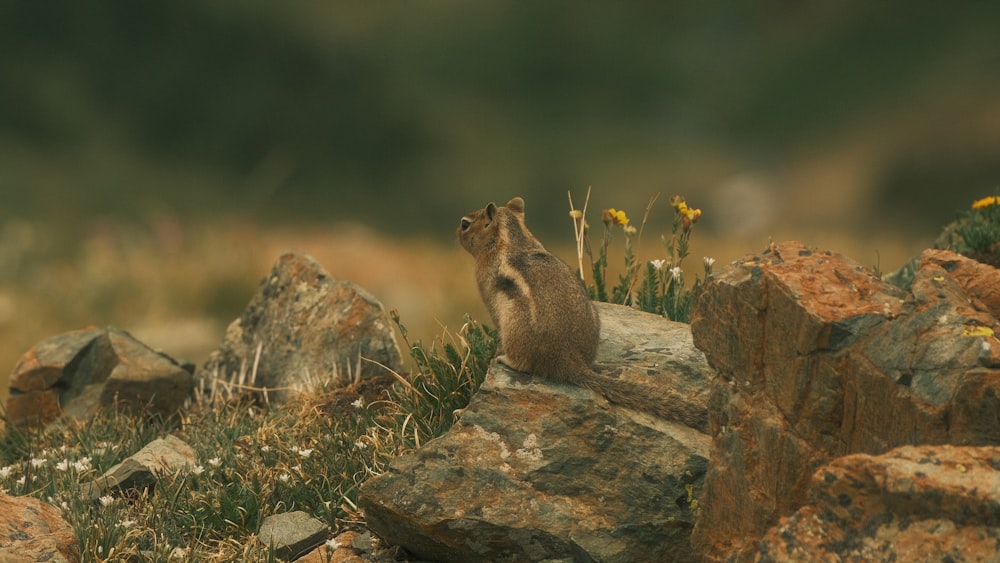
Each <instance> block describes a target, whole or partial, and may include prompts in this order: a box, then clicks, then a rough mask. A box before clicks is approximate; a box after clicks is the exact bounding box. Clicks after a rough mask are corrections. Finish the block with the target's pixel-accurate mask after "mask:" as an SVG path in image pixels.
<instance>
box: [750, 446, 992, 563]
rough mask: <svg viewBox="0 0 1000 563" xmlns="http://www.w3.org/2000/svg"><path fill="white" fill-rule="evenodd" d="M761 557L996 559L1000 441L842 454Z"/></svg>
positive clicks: (774, 532) (772, 535) (769, 538)
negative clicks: (998, 443) (874, 453)
mask: <svg viewBox="0 0 1000 563" xmlns="http://www.w3.org/2000/svg"><path fill="white" fill-rule="evenodd" d="M809 498H810V501H809V503H808V504H806V505H805V506H803V507H802V508H800V509H799V510H798V511H796V512H795V513H794V514H793V515H791V516H789V517H784V518H782V519H781V521H780V523H779V524H778V526H776V527H774V528H772V529H771V530H770V531H769V532H768V533H767V535H766V536H765V537H764V541H763V542H762V544H761V547H760V551H759V553H760V561H956V562H958V561H989V560H996V559H997V558H998V553H997V545H998V544H1000V448H998V447H979V448H975V447H955V446H947V445H945V446H919V447H915V446H904V447H901V448H897V449H894V450H892V451H890V452H889V453H886V454H882V455H879V456H871V455H865V454H855V455H850V456H845V457H841V458H837V459H835V460H834V461H833V462H831V463H830V464H829V465H826V466H824V467H822V468H820V469H819V470H818V471H816V473H815V474H814V475H813V477H812V483H811V486H810V491H809Z"/></svg>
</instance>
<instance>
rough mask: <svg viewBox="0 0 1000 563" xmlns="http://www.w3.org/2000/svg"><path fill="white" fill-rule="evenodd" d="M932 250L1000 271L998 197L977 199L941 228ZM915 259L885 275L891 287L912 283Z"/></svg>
mask: <svg viewBox="0 0 1000 563" xmlns="http://www.w3.org/2000/svg"><path fill="white" fill-rule="evenodd" d="M934 248H941V249H947V250H951V251H953V252H956V253H958V254H962V255H964V256H968V257H969V258H972V259H975V260H978V261H980V262H983V263H985V264H989V265H991V266H993V267H997V268H1000V196H989V197H984V198H981V199H978V200H976V201H974V202H973V203H972V207H971V208H970V209H969V210H967V211H963V212H962V213H960V214H959V216H958V218H957V219H955V220H954V221H952V222H951V223H949V224H948V225H946V226H945V228H944V229H943V230H942V231H941V235H940V236H938V238H937V240H936V241H934ZM918 262H919V257H917V258H913V259H912V260H910V261H909V262H908V263H906V264H905V265H904V266H903V267H902V268H900V269H899V270H898V271H896V272H893V273H892V274H890V275H888V276H886V281H888V282H889V283H892V284H893V285H896V286H899V287H902V288H908V287H910V285H912V284H913V278H914V276H915V275H916V271H917V266H918V265H919V264H918Z"/></svg>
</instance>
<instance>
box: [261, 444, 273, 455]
mask: <svg viewBox="0 0 1000 563" xmlns="http://www.w3.org/2000/svg"><path fill="white" fill-rule="evenodd" d="M260 451H262V452H264V453H267V452H269V451H271V446H268V445H267V444H264V445H263V446H261V447H260Z"/></svg>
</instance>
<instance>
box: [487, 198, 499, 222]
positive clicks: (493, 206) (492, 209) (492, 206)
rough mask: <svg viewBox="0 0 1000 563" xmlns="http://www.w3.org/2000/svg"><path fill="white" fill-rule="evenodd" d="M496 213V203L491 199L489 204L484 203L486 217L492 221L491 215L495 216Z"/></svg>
mask: <svg viewBox="0 0 1000 563" xmlns="http://www.w3.org/2000/svg"><path fill="white" fill-rule="evenodd" d="M496 214H497V204H495V203H493V202H492V201H491V202H489V204H487V205H486V218H487V219H488V220H490V221H492V220H493V217H495V216H496Z"/></svg>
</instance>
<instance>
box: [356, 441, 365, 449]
mask: <svg viewBox="0 0 1000 563" xmlns="http://www.w3.org/2000/svg"><path fill="white" fill-rule="evenodd" d="M354 447H355V448H358V449H359V450H363V449H365V448H367V447H368V444H366V443H364V442H362V441H361V440H358V441H356V442H354Z"/></svg>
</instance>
